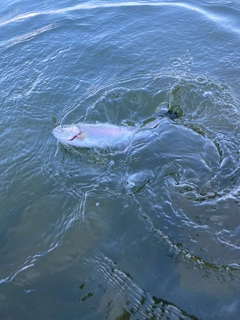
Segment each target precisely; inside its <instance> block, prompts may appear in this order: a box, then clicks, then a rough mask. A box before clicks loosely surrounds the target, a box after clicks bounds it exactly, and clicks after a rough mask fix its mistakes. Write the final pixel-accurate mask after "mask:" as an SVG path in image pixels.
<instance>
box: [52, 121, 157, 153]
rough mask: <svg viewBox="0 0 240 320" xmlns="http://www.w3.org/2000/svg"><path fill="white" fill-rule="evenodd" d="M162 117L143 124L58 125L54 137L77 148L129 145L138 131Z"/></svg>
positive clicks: (119, 147)
mask: <svg viewBox="0 0 240 320" xmlns="http://www.w3.org/2000/svg"><path fill="white" fill-rule="evenodd" d="M161 119H162V117H157V118H156V119H154V120H153V121H151V122H149V123H147V124H146V125H145V126H142V127H137V126H125V125H114V124H111V123H93V124H92V123H77V124H70V125H59V126H57V127H56V128H54V129H53V132H52V133H53V135H54V137H55V138H56V139H57V140H59V141H60V142H61V143H62V144H63V145H68V146H74V147H78V148H99V149H106V148H118V149H124V148H126V147H127V146H129V145H130V143H131V141H132V140H133V138H134V137H135V136H136V135H137V133H138V132H139V131H143V130H150V129H153V128H156V127H157V126H158V125H159V124H160V123H161Z"/></svg>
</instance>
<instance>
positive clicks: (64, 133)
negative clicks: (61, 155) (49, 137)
mask: <svg viewBox="0 0 240 320" xmlns="http://www.w3.org/2000/svg"><path fill="white" fill-rule="evenodd" d="M52 133H53V135H54V137H55V138H56V139H58V140H59V141H60V142H61V143H63V144H66V145H75V141H74V140H75V139H80V140H83V139H84V136H85V135H84V132H83V130H81V129H80V127H79V126H78V125H75V124H72V125H63V126H57V127H56V128H54V129H53V132H52Z"/></svg>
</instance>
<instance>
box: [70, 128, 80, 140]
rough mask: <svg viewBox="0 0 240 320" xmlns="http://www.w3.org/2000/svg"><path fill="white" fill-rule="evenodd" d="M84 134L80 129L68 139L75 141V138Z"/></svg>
mask: <svg viewBox="0 0 240 320" xmlns="http://www.w3.org/2000/svg"><path fill="white" fill-rule="evenodd" d="M81 134H82V132H81V130H79V132H78V133H77V134H76V135H75V136H73V137H72V138H71V139H69V140H68V141H73V140H74V139H76V138H78V137H79V136H80V135H81Z"/></svg>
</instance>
